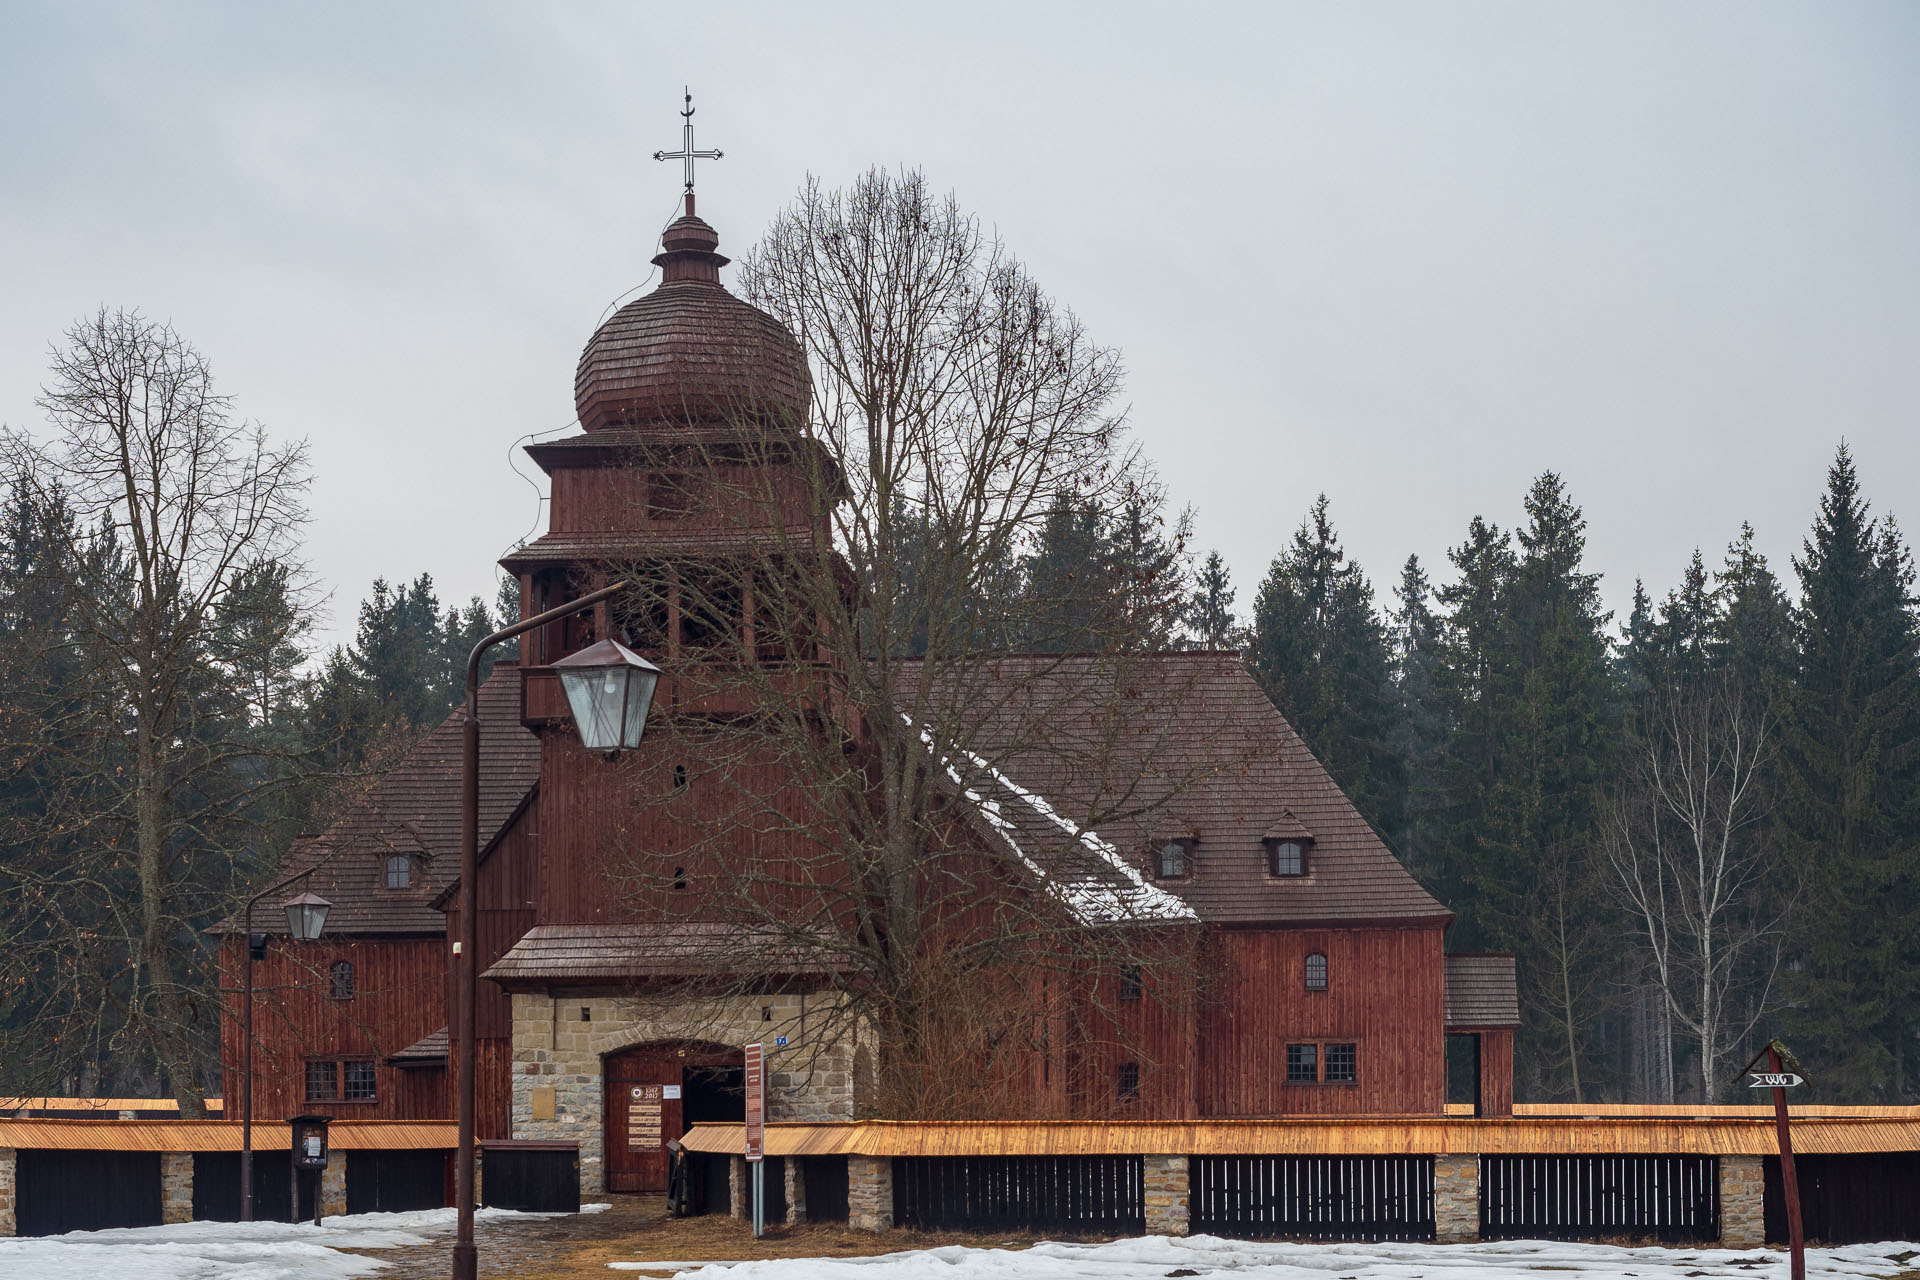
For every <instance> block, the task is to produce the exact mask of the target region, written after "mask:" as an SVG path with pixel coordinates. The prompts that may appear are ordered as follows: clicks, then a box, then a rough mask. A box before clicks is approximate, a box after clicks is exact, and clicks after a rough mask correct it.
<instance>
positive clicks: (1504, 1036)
mask: <svg viewBox="0 0 1920 1280" xmlns="http://www.w3.org/2000/svg"><path fill="white" fill-rule="evenodd" d="M1479 1036H1480V1099H1479V1101H1480V1114H1481V1115H1483V1116H1510V1115H1512V1114H1513V1029H1512V1028H1511V1027H1496V1028H1493V1029H1491V1030H1488V1031H1482V1032H1480V1033H1479Z"/></svg>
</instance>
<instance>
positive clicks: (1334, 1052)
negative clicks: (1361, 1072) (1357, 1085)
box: [1327, 1044, 1358, 1084]
mask: <svg viewBox="0 0 1920 1280" xmlns="http://www.w3.org/2000/svg"><path fill="white" fill-rule="evenodd" d="M1357 1061H1358V1054H1357V1052H1356V1049H1355V1046H1353V1045H1350V1044H1330V1045H1328V1046H1327V1082H1328V1083H1329V1084H1333V1083H1341V1084H1347V1083H1351V1082H1352V1081H1354V1080H1355V1079H1357V1078H1358V1075H1357Z"/></svg>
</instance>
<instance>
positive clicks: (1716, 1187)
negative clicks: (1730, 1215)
mask: <svg viewBox="0 0 1920 1280" xmlns="http://www.w3.org/2000/svg"><path fill="white" fill-rule="evenodd" d="M1616 1236H1617V1237H1624V1238H1630V1239H1634V1240H1659V1241H1661V1242H1663V1243H1666V1244H1703V1243H1706V1242H1707V1241H1711V1240H1718V1239H1719V1238H1720V1161H1719V1159H1718V1158H1717V1157H1715V1156H1563V1155H1552V1156H1539V1155H1533V1156H1483V1157H1481V1160H1480V1238H1481V1239H1483V1240H1516V1239H1525V1240H1595V1239H1605V1238H1608V1237H1616Z"/></svg>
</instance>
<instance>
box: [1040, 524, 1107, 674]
mask: <svg viewBox="0 0 1920 1280" xmlns="http://www.w3.org/2000/svg"><path fill="white" fill-rule="evenodd" d="M1103 523H1104V522H1103V520H1102V515H1101V511H1100V508H1099V506H1098V505H1096V504H1094V503H1091V502H1082V501H1077V500H1075V499H1073V498H1072V497H1070V496H1066V495H1063V496H1061V497H1060V498H1058V499H1057V500H1056V501H1055V502H1054V504H1053V506H1052V507H1051V508H1049V510H1048V511H1047V514H1046V516H1045V518H1044V519H1043V520H1042V521H1041V525H1040V531H1039V535H1038V537H1037V539H1036V541H1035V545H1034V547H1033V549H1032V551H1030V552H1029V553H1028V554H1027V556H1026V557H1025V559H1024V561H1023V562H1022V564H1021V579H1022V584H1023V590H1022V594H1023V596H1024V598H1025V603H1024V606H1023V608H1022V611H1021V614H1022V616H1021V622H1022V624H1023V625H1022V630H1023V640H1024V643H1025V646H1026V647H1027V648H1029V649H1032V650H1035V651H1036V652H1041V653H1075V652H1080V651H1083V650H1094V649H1103V648H1105V647H1106V643H1105V642H1106V638H1107V637H1108V636H1109V635H1110V634H1111V633H1112V630H1113V622H1114V620H1113V617H1112V613H1111V609H1110V607H1109V606H1110V604H1111V599H1112V591H1111V583H1110V581H1109V574H1110V568H1109V566H1108V564H1107V557H1106V538H1105V536H1104V534H1105V531H1104V529H1103V527H1102V526H1103Z"/></svg>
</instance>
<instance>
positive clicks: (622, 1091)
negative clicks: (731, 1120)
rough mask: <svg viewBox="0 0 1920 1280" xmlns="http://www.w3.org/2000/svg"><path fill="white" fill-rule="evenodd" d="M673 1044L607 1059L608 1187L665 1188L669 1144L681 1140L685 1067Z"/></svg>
mask: <svg viewBox="0 0 1920 1280" xmlns="http://www.w3.org/2000/svg"><path fill="white" fill-rule="evenodd" d="M685 1061H686V1059H685V1058H684V1057H683V1056H681V1055H680V1054H679V1053H676V1052H675V1051H674V1050H673V1049H672V1048H658V1047H642V1048H638V1049H629V1050H627V1051H626V1052H625V1053H619V1054H615V1055H613V1056H612V1057H610V1058H608V1059H607V1060H606V1068H605V1077H604V1083H605V1088H606V1098H607V1105H606V1123H607V1132H606V1162H607V1163H606V1170H607V1190H609V1191H665V1190H666V1189H667V1142H668V1140H669V1139H673V1138H678V1137H679V1136H680V1134H681V1125H680V1084H681V1082H680V1066H681V1064H682V1063H683V1062H685Z"/></svg>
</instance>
